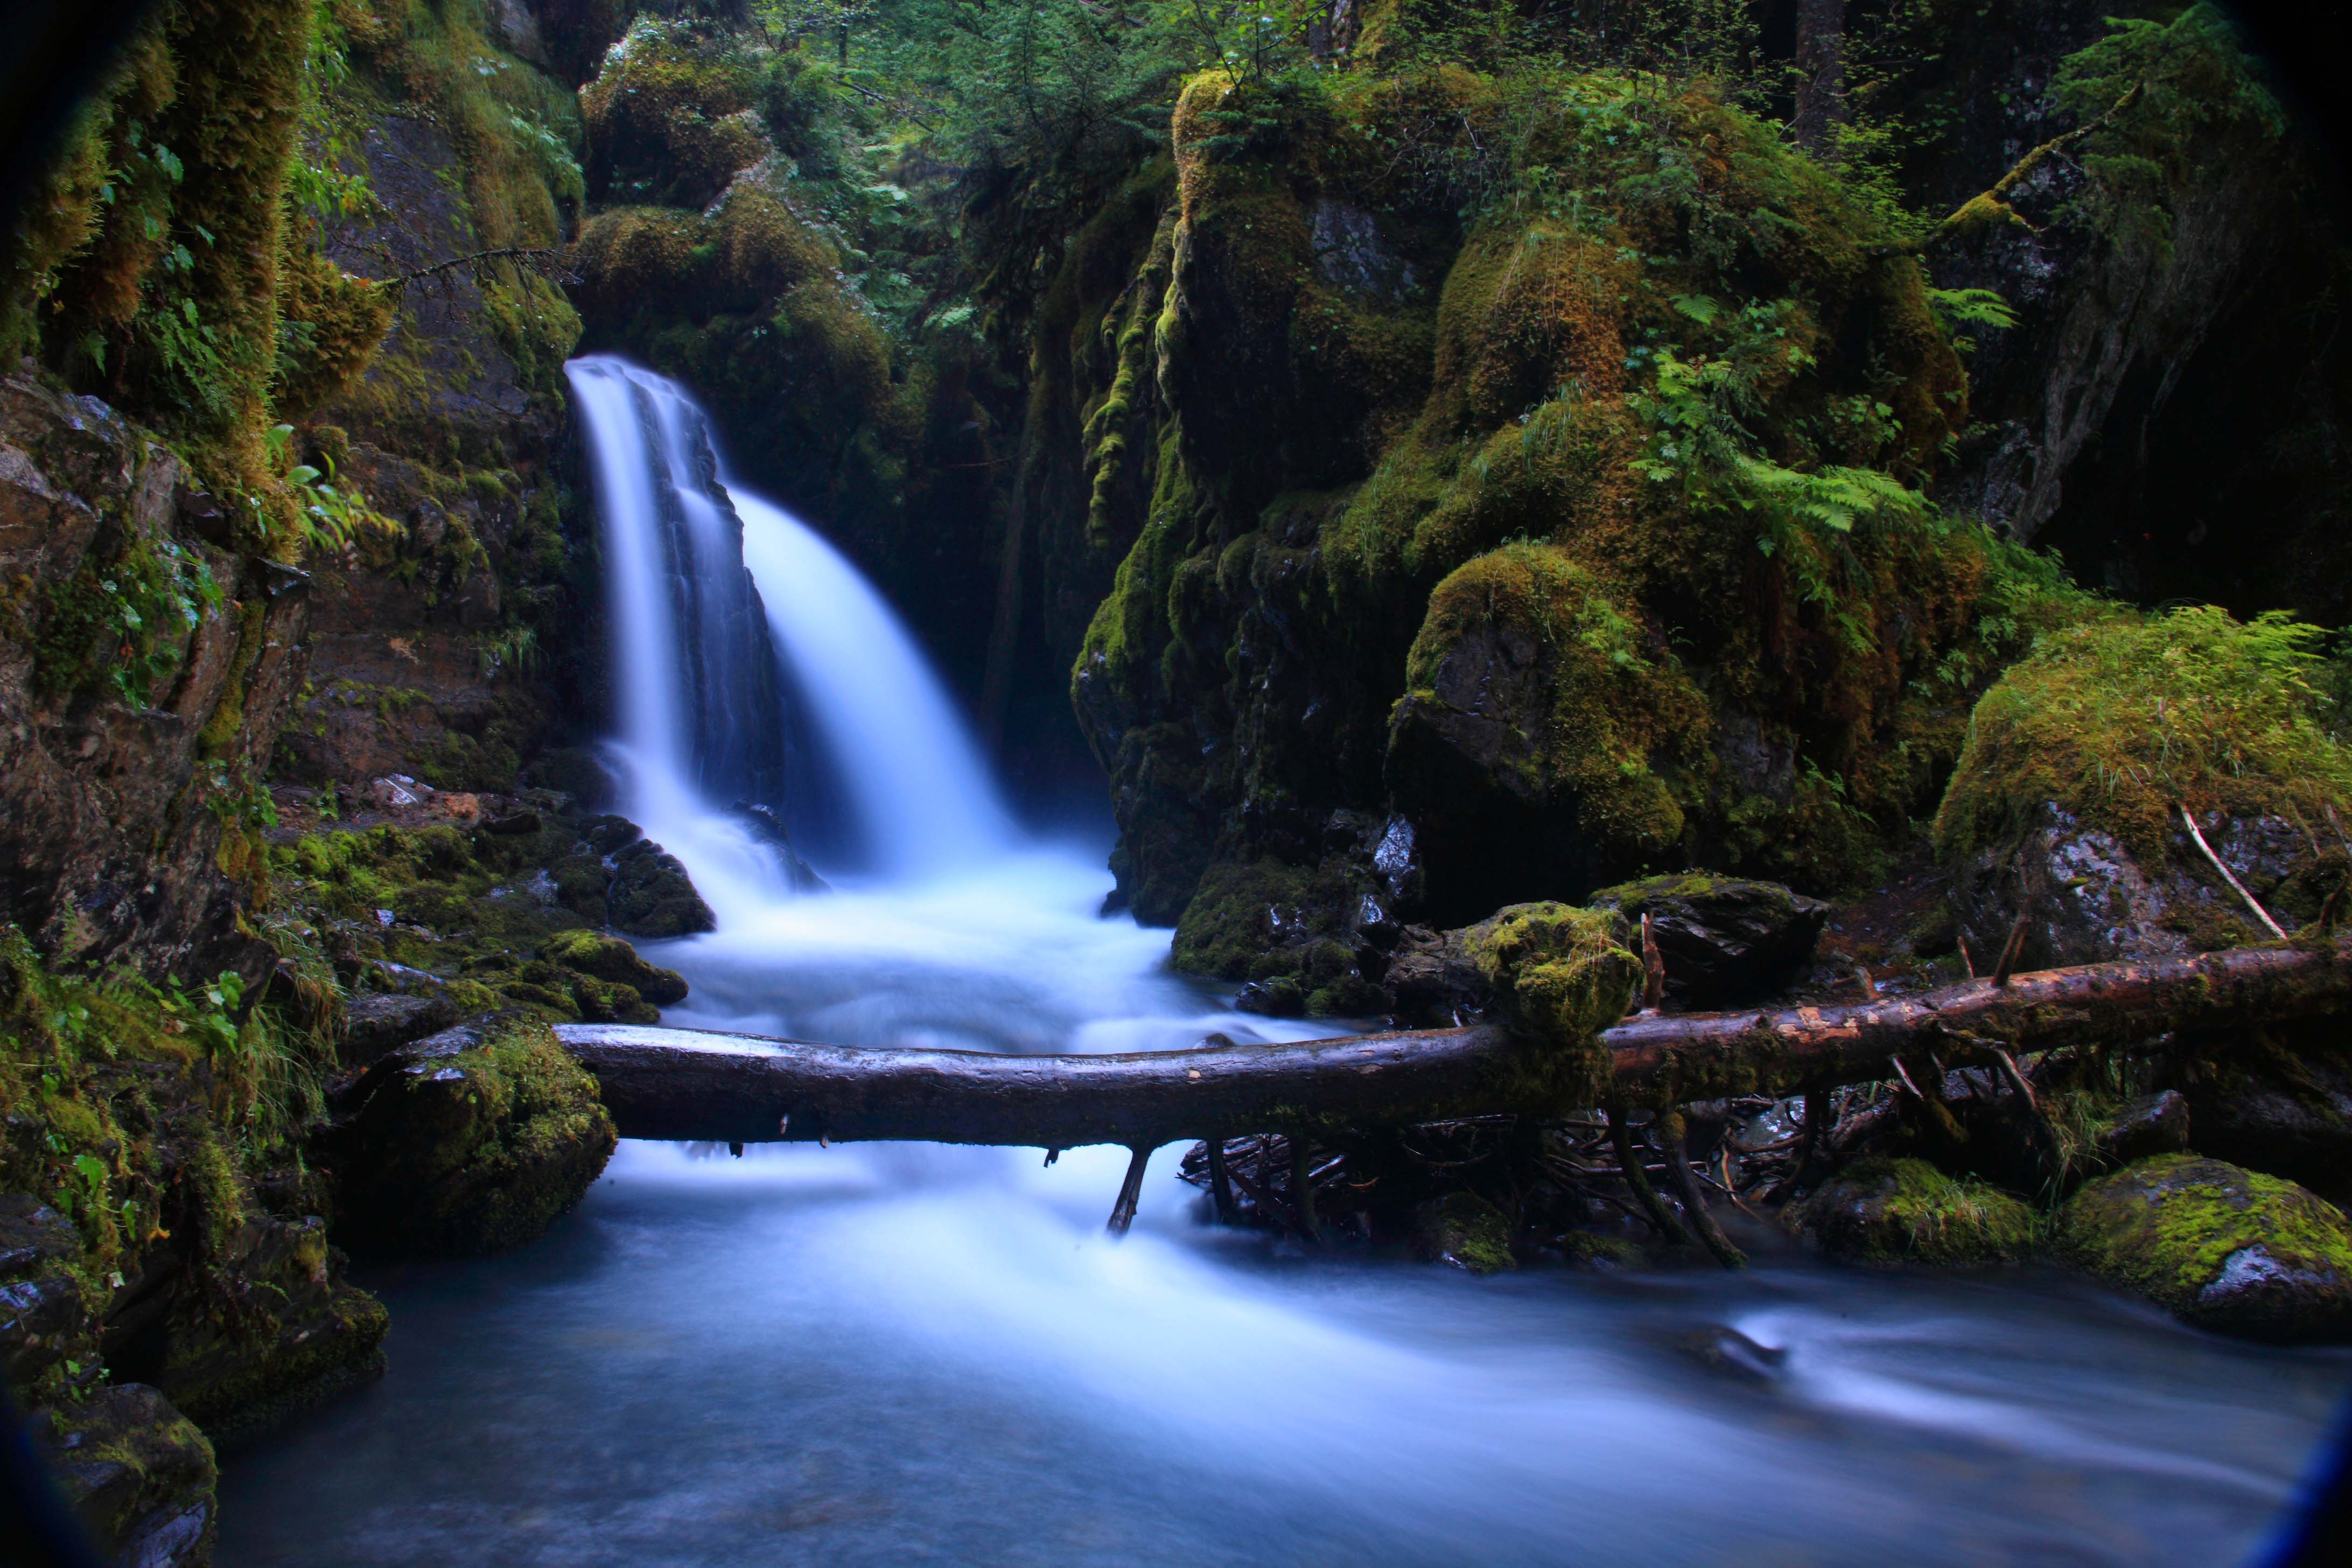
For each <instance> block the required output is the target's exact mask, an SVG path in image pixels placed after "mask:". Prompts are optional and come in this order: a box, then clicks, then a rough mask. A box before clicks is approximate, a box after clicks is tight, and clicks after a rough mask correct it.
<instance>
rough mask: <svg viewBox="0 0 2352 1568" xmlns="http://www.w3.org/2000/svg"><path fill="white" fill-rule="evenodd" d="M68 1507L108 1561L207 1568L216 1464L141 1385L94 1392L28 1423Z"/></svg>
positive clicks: (181, 1421)
mask: <svg viewBox="0 0 2352 1568" xmlns="http://www.w3.org/2000/svg"><path fill="white" fill-rule="evenodd" d="M27 1425H28V1431H29V1436H31V1438H32V1441H33V1445H34V1447H35V1448H36V1449H37V1451H39V1452H40V1454H41V1456H42V1458H44V1459H46V1460H47V1463H48V1468H49V1473H50V1474H51V1475H52V1476H54V1477H55V1478H56V1479H57V1482H58V1488H59V1489H60V1490H61V1491H62V1492H63V1493H64V1494H65V1499H66V1501H67V1503H68V1505H69V1506H71V1507H72V1509H73V1510H74V1511H75V1512H76V1513H77V1514H79V1516H80V1518H81V1521H82V1524H83V1525H84V1526H85V1527H86V1528H87V1529H88V1530H89V1532H90V1535H91V1537H92V1538H93V1539H94V1541H95V1542H97V1544H98V1547H99V1549H100V1551H101V1552H103V1553H105V1556H106V1559H107V1561H109V1562H111V1563H137V1564H140V1565H141V1568H150V1565H152V1568H196V1565H198V1564H202V1563H209V1562H211V1561H212V1549H213V1539H214V1535H215V1513H214V1498H213V1488H214V1485H215V1482H216V1481H217V1479H219V1473H220V1472H219V1467H218V1466H217V1465H216V1464H215V1461H214V1458H213V1446H212V1444H211V1443H210V1442H208V1441H207V1440H206V1439H205V1435H204V1433H202V1432H201V1431H199V1430H197V1428H196V1425H195V1423H194V1422H193V1421H190V1420H189V1419H188V1418H187V1417H186V1416H184V1415H181V1414H180V1413H179V1412H178V1411H177V1410H174V1409H173V1407H172V1404H171V1402H170V1401H169V1400H167V1399H165V1398H164V1397H163V1394H161V1393H159V1392H158V1391H157V1390H155V1389H153V1388H150V1387H148V1386H146V1385H145V1384H136V1383H131V1384H119V1385H117V1386H115V1387H111V1388H100V1389H98V1390H96V1391H95V1392H93V1393H91V1394H89V1395H88V1396H87V1397H86V1398H83V1399H80V1400H77V1401H72V1402H68V1403H64V1404H59V1405H52V1406H50V1407H48V1408H47V1409H45V1410H39V1411H36V1412H35V1413H34V1415H33V1417H32V1419H31V1421H30V1422H29V1423H28V1424H27Z"/></svg>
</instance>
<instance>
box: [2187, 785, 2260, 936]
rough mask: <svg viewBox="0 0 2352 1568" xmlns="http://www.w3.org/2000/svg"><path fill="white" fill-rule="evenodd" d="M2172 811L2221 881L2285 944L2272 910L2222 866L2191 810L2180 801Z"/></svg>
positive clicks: (2228, 869)
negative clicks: (2218, 874) (2176, 813)
mask: <svg viewBox="0 0 2352 1568" xmlns="http://www.w3.org/2000/svg"><path fill="white" fill-rule="evenodd" d="M2172 809H2173V810H2175V811H2177V812H2179V814H2180V823H2181V826H2184V827H2186V828H2188V829H2189V837H2191V838H2193V839H2195V840H2196V841H2197V847H2198V848H2199V849H2200V850H2202V851H2204V854H2205V858H2206V859H2208V860H2210V861H2211V862H2212V863H2213V869H2215V870H2216V871H2219V872H2221V880H2223V881H2225V882H2227V883H2229V884H2230V887H2231V890H2232V891H2234V892H2235V893H2236V894H2237V895H2238V897H2240V898H2242V899H2243V900H2246V908H2248V909H2250V910H2253V911H2254V918H2255V919H2256V920H2258V921H2262V922H2263V925H2264V926H2266V927H2268V928H2269V929H2270V933H2271V934H2272V935H2273V936H2274V937H2276V938H2278V939H2279V940H2280V941H2281V942H2284V941H2285V940H2286V932H2285V931H2283V930H2281V929H2280V927H2279V923H2278V921H2274V920H2273V919H2271V912H2270V910H2266V909H2264V908H2263V906H2262V900H2259V899H2257V898H2255V897H2254V895H2253V894H2252V893H2250V892H2248V891H2247V890H2246V885H2245V884H2244V883H2243V882H2241V881H2240V880H2238V879H2237V877H2236V876H2235V874H2233V873H2232V872H2231V869H2230V868H2228V867H2227V866H2224V865H2222V864H2221V857H2220V856H2219V855H2216V854H2214V853H2213V847H2212V846H2211V845H2210V844H2208V843H2206V842H2205V835H2203V834H2202V833H2200V832H2199V831H2198V830H2197V819H2196V818H2195V817H2193V816H2189V808H2188V807H2187V806H2185V805H2181V804H2180V803H2179V801H2175V802H2173V803H2172Z"/></svg>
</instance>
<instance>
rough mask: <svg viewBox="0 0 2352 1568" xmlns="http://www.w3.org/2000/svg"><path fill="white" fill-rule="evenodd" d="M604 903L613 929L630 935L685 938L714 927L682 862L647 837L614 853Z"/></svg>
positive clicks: (713, 917)
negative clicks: (609, 885) (611, 878)
mask: <svg viewBox="0 0 2352 1568" xmlns="http://www.w3.org/2000/svg"><path fill="white" fill-rule="evenodd" d="M604 902H605V908H606V909H607V910H608V911H609V914H610V918H611V921H612V923H613V929H614V930H615V931H625V932H627V933H628V934H629V935H631V936H643V937H666V936H691V935H693V934H694V933H696V932H697V931H716V930H717V929H718V927H719V921H718V917H717V916H715V915H713V914H712V913H711V912H710V906H709V904H706V903H704V902H703V901H702V895H701V894H700V893H698V892H697V891H696V890H695V887H694V879H692V878H691V877H688V875H687V873H686V867H685V865H684V864H683V863H682V862H680V861H679V859H678V858H677V856H675V855H672V854H669V853H667V851H665V850H664V849H663V848H662V847H661V846H660V845H658V844H656V843H653V842H652V841H651V840H649V839H642V838H641V839H639V840H637V841H636V842H635V843H634V844H631V845H628V846H626V847H624V848H622V849H621V850H619V851H618V852H617V853H615V854H614V857H613V886H612V889H611V890H610V891H608V892H607V893H606V894H605V896H604Z"/></svg>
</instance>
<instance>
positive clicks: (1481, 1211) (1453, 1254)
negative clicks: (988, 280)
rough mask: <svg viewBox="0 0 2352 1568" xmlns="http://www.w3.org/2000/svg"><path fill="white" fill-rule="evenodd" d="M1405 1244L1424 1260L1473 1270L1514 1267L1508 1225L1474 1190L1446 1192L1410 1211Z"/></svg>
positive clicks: (1485, 1271) (1496, 1270)
mask: <svg viewBox="0 0 2352 1568" xmlns="http://www.w3.org/2000/svg"><path fill="white" fill-rule="evenodd" d="M1405 1245H1406V1247H1407V1249H1408V1250H1410V1251H1411V1252H1412V1255H1413V1256H1414V1257H1415V1258H1419V1259H1421V1260H1422V1261H1423V1263H1446V1264H1451V1265H1453V1266H1454V1268H1463V1269H1467V1270H1468V1271H1469V1272H1471V1273H1473V1274H1499V1273H1501V1272H1502V1271H1503V1270H1505V1269H1507V1268H1517V1267H1518V1266H1519V1265H1518V1259H1517V1258H1514V1257H1513V1256H1512V1255H1511V1227H1510V1225H1509V1223H1508V1222H1507V1221H1506V1220H1505V1219H1504V1218H1503V1213H1502V1211H1501V1210H1500V1209H1498V1208H1496V1206H1495V1205H1492V1204H1490V1203H1488V1202H1487V1201H1486V1199H1484V1198H1482V1197H1480V1196H1478V1194H1475V1193H1448V1194H1445V1195H1444V1197H1438V1198H1432V1199H1430V1200H1429V1201H1428V1202H1427V1203H1425V1204H1423V1205H1421V1206H1420V1207H1418V1208H1416V1209H1414V1210H1413V1211H1412V1236H1411V1237H1410V1239H1409V1240H1408V1241H1407V1242H1406V1244H1405Z"/></svg>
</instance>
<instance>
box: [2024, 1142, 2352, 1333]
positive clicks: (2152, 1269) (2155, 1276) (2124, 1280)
mask: <svg viewBox="0 0 2352 1568" xmlns="http://www.w3.org/2000/svg"><path fill="white" fill-rule="evenodd" d="M2057 1238H2058V1246H2059V1249H2060V1250H2061V1252H2062V1253H2063V1255H2064V1256H2066V1257H2067V1258H2071V1259H2072V1260H2074V1262H2076V1263H2079V1264H2081V1265H2082V1266H2083V1267H2084V1268H2088V1269H2090V1270H2091V1271H2092V1272H2093V1273H2095V1274H2098V1275H2100V1276H2101V1277H2103V1278H2105V1279H2111V1280H2114V1281H2115V1282H2116V1283H2117V1284H2119V1285H2124V1286H2126V1287H2128V1288H2130V1289H2134V1290H2137V1291H2138V1292H2140V1293H2141V1294H2142V1295H2145V1296H2147V1297H2148V1298H2149V1299H2151V1300H2155V1301H2157V1302H2158V1303H2160V1304H2162V1305H2164V1306H2166V1307H2169V1308H2171V1309H2172V1310H2174V1311H2176V1312H2179V1313H2182V1314H2184V1315H2186V1316H2189V1317H2190V1318H2192V1319H2193V1318H2196V1317H2198V1316H2199V1315H2200V1306H2201V1303H2200V1296H2201V1295H2202V1294H2203V1293H2204V1292H2205V1290H2206V1289H2207V1287H2209V1286H2210V1285H2212V1284H2213V1283H2214V1282H2215V1281H2216V1280H2218V1279H2221V1275H2222V1271H2223V1269H2224V1268H2225V1266H2226V1265H2227V1264H2228V1263H2229V1261H2230V1259H2231V1258H2232V1257H2233V1256H2235V1255H2237V1254H2239V1253H2241V1252H2243V1251H2244V1250H2246V1249H2247V1248H2249V1247H2262V1248H2263V1249H2264V1250H2265V1251H2267V1252H2268V1253H2269V1254H2270V1256H2271V1258H2272V1259H2273V1260H2274V1261H2275V1262H2276V1263H2277V1264H2279V1265H2281V1266H2284V1267H2286V1268H2300V1269H2309V1270H2312V1271H2314V1272H2316V1273H2323V1274H2331V1275H2333V1276H2334V1278H2335V1279H2336V1280H2338V1281H2341V1282H2346V1283H2347V1284H2352V1226H2348V1225H2347V1223H2346V1221H2345V1218H2344V1215H2342V1214H2341V1213H2339V1212H2338V1211H2337V1210H2336V1208H2335V1207H2334V1206H2333V1205H2330V1204H2328V1203H2326V1201H2325V1200H2323V1199H2321V1198H2318V1197H2315V1196H2314V1195H2313V1194H2310V1193H2308V1192H2306V1191H2305V1190H2304V1189H2303V1188H2301V1187H2299V1186H2297V1185H2295V1184H2294V1183H2292V1182H2284V1181H2281V1180H2279V1179H2278V1178H2277V1177H2275V1176H2263V1175H2257V1174H2255V1173H2252V1172H2251V1171H2244V1170H2241V1169H2239V1168H2238V1167H2237V1166H2235V1165H2228V1164H2224V1163H2221V1161H2219V1160H2208V1159H2205V1158H2203V1157H2201V1156H2200V1155H2196V1154H2162V1155H2158V1157H2156V1158H2155V1159H2152V1160H2143V1161H2141V1162H2139V1163H2137V1164H2135V1165H2131V1166H2128V1167H2126V1169H2124V1170H2121V1171H2118V1172H2116V1173H2115V1174H2113V1175H2111V1176H2105V1177H2102V1178H2101V1179H2099V1180H2098V1181H2095V1182H2093V1183H2090V1184H2088V1185H2086V1186H2084V1188H2083V1189H2082V1190H2081V1191H2080V1192H2078V1193H2076V1194H2074V1197H2073V1198H2072V1199H2071V1200H2069V1201H2068V1203H2067V1205H2066V1206H2065V1208H2064V1209H2063V1211H2061V1213H2060V1215H2059V1216H2058V1228H2057Z"/></svg>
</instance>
